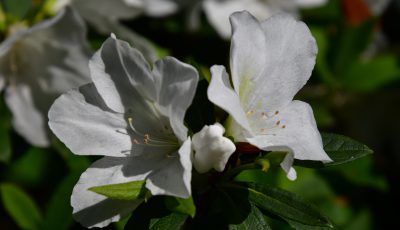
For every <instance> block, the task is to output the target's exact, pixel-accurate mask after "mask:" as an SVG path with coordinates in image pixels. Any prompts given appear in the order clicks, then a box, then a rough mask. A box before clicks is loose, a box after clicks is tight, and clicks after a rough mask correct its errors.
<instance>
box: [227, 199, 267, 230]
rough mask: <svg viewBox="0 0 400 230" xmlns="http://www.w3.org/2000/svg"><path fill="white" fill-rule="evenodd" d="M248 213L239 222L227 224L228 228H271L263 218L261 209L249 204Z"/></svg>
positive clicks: (241, 229) (238, 229)
mask: <svg viewBox="0 0 400 230" xmlns="http://www.w3.org/2000/svg"><path fill="white" fill-rule="evenodd" d="M250 207H251V209H250V213H249V214H248V216H247V218H246V219H245V220H244V221H243V222H242V223H240V224H236V225H232V224H231V225H229V229H230V230H249V229H265V230H268V229H272V228H271V226H270V225H269V224H268V223H267V221H266V220H265V218H264V215H263V214H262V213H261V211H260V210H259V209H258V208H257V207H256V206H255V205H254V204H250Z"/></svg>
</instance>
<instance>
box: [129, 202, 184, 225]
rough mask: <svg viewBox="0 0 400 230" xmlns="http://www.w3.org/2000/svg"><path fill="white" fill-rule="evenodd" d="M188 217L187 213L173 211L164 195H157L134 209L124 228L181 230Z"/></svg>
mask: <svg viewBox="0 0 400 230" xmlns="http://www.w3.org/2000/svg"><path fill="white" fill-rule="evenodd" d="M187 218H188V215H187V214H182V213H174V212H173V213H171V211H170V210H168V209H167V208H166V207H165V197H164V196H155V197H152V198H151V199H150V200H149V201H148V202H147V203H142V204H141V205H140V206H139V207H138V208H137V209H135V210H134V211H133V213H132V215H131V218H130V219H129V221H128V223H127V224H126V225H125V228H124V229H125V230H130V229H150V230H164V229H168V230H179V229H181V228H182V226H183V225H184V223H185V221H186V219H187Z"/></svg>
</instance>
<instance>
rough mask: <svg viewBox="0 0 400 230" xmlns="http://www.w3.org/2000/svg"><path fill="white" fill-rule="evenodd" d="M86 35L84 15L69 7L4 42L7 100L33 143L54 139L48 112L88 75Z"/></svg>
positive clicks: (0, 55)
mask: <svg viewBox="0 0 400 230" xmlns="http://www.w3.org/2000/svg"><path fill="white" fill-rule="evenodd" d="M85 34H86V29H85V27H84V24H83V22H82V20H81V19H80V18H79V16H78V15H77V14H76V13H75V12H73V11H72V10H71V9H68V8H66V9H64V10H62V11H61V12H59V13H58V14H57V15H56V16H55V17H54V18H51V19H49V20H46V21H43V22H41V23H39V24H37V25H35V26H33V27H32V28H30V29H27V30H23V31H20V32H17V33H16V34H14V35H12V36H11V37H9V38H8V39H7V40H5V41H4V42H3V43H2V44H1V45H0V76H1V77H2V78H4V79H5V80H6V81H7V83H8V85H9V86H8V87H9V88H8V89H7V93H6V100H7V101H8V104H9V107H10V109H11V111H12V112H13V123H14V125H15V129H16V130H17V132H18V133H19V134H21V135H22V136H23V137H24V138H25V139H26V140H27V141H29V142H30V143H31V144H34V145H38V146H47V145H48V144H49V140H48V136H49V131H48V128H47V127H46V123H47V121H46V120H47V119H46V114H47V111H48V109H49V108H50V106H51V103H52V102H53V101H54V99H55V98H56V97H57V96H59V95H60V94H61V93H63V92H66V91H67V90H69V89H71V88H73V87H77V86H79V85H81V84H84V83H86V82H88V80H89V79H88V76H89V73H88V72H89V71H88V67H87V63H88V52H87V51H88V46H87V43H86V39H85ZM29 88H30V89H29ZM18 90H21V92H18Z"/></svg>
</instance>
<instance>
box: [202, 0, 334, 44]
mask: <svg viewBox="0 0 400 230" xmlns="http://www.w3.org/2000/svg"><path fill="white" fill-rule="evenodd" d="M327 1H328V0H204V3H203V8H204V11H205V13H206V16H207V18H208V20H209V22H210V23H211V25H212V26H213V27H214V28H215V29H216V30H217V32H218V33H219V34H220V36H221V37H223V38H226V39H227V38H229V37H230V35H231V27H230V25H229V15H231V14H232V13H233V12H236V11H241V10H246V11H249V12H250V13H251V14H253V15H254V16H255V17H256V18H258V19H266V18H268V17H270V16H272V15H274V14H276V13H282V12H285V13H290V14H291V15H293V16H297V15H298V10H299V9H300V8H311V7H317V6H321V5H324V4H325V3H326V2H327Z"/></svg>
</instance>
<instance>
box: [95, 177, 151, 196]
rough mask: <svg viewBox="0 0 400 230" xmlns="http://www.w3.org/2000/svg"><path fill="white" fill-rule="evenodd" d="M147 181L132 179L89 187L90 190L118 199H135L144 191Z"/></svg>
mask: <svg viewBox="0 0 400 230" xmlns="http://www.w3.org/2000/svg"><path fill="white" fill-rule="evenodd" d="M144 184H145V181H131V182H127V183H121V184H110V185H103V186H96V187H92V188H89V190H90V191H92V192H95V193H98V194H100V195H103V196H106V197H108V198H111V199H117V200H135V199H138V198H139V197H140V196H141V195H142V194H143V192H144Z"/></svg>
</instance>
